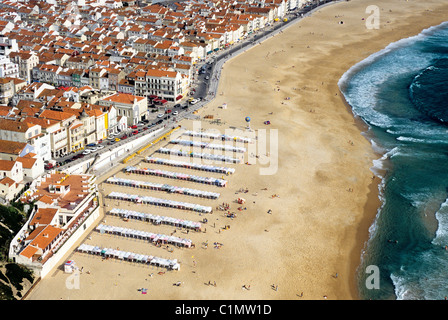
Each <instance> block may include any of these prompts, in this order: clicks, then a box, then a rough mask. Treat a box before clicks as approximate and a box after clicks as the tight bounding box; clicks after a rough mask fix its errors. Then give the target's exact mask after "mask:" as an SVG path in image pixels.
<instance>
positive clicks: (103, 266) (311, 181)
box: [27, 0, 448, 300]
mask: <svg viewBox="0 0 448 320" xmlns="http://www.w3.org/2000/svg"><path fill="white" fill-rule="evenodd" d="M371 4H374V5H376V6H378V8H379V9H380V11H379V12H380V27H379V29H368V28H366V25H365V23H366V19H367V18H368V16H369V13H366V12H365V11H366V8H367V6H369V5H371ZM447 13H448V4H447V3H446V1H443V0H429V1H416V0H409V1H406V0H397V1H386V0H377V1H375V2H374V3H372V2H371V1H364V0H352V1H349V2H341V3H337V4H333V5H330V6H327V7H325V8H322V9H319V10H318V11H316V12H314V13H313V14H312V15H311V16H310V17H306V18H304V19H302V20H301V21H299V22H297V23H296V24H294V25H293V26H292V27H290V28H288V29H287V30H285V31H284V32H282V33H280V34H278V35H276V36H275V37H272V38H270V39H269V40H267V41H265V42H263V43H261V44H259V45H257V46H255V47H254V48H252V49H250V50H247V52H245V53H244V54H242V55H240V56H237V57H234V58H232V59H231V60H230V61H228V62H227V63H226V64H225V66H224V68H223V70H222V74H221V80H220V85H219V89H218V93H219V94H218V96H217V98H216V99H214V100H213V101H212V102H210V103H209V104H208V105H207V106H206V107H205V108H203V109H201V110H200V112H199V113H198V116H200V117H201V122H200V126H201V128H203V129H206V130H211V129H213V130H215V132H220V133H222V134H224V133H227V132H226V130H229V129H230V128H237V129H239V130H241V132H246V125H247V124H246V122H245V117H247V116H249V117H251V124H250V125H251V129H252V130H254V132H256V133H257V134H258V138H259V141H260V137H261V136H262V135H263V131H262V130H263V129H265V130H266V133H267V135H268V137H269V134H270V133H271V132H273V133H277V134H278V140H275V139H273V140H272V141H271V140H270V139H268V143H267V145H266V150H262V149H260V148H259V147H258V146H257V150H256V153H257V155H258V156H259V158H255V159H254V158H251V160H253V161H255V162H256V163H255V164H252V165H247V164H245V161H246V160H247V159H248V157H250V156H251V152H250V151H248V152H246V153H245V154H244V160H243V163H241V164H218V163H215V164H214V165H224V166H228V167H231V168H235V173H234V174H232V175H229V176H225V177H224V178H225V179H227V180H228V186H227V187H226V188H219V187H215V186H206V185H203V184H200V185H197V184H194V183H191V182H187V181H177V180H172V179H163V178H160V177H152V176H140V175H136V174H129V175H126V174H125V173H123V172H121V171H120V169H121V168H123V167H125V166H127V165H135V166H138V167H141V168H151V167H154V168H156V167H157V168H159V169H163V170H169V171H174V172H185V173H189V174H197V175H202V176H213V177H216V178H221V177H222V175H221V174H209V173H205V172H197V173H193V170H183V169H180V168H172V167H162V166H155V165H152V164H148V163H143V162H142V159H143V157H145V156H147V155H153V156H157V157H161V158H168V156H166V155H160V154H157V153H154V152H155V150H156V149H157V148H158V147H160V146H164V145H166V144H167V141H164V142H161V143H159V144H158V145H157V146H156V147H153V148H150V149H148V150H147V151H146V152H145V153H144V154H142V155H141V156H138V157H136V158H134V159H133V160H132V161H131V162H130V163H127V164H121V165H120V166H119V167H115V168H114V171H113V173H112V174H115V175H116V176H117V177H122V178H128V179H135V180H144V181H151V182H155V183H169V184H172V185H176V186H182V187H188V188H196V189H201V190H207V191H213V192H219V193H220V197H219V199H218V200H210V199H200V198H197V197H190V196H186V195H174V194H166V193H162V192H159V191H146V190H145V191H143V190H140V189H136V188H130V187H118V186H116V185H111V184H108V183H101V184H100V186H99V188H100V191H101V193H102V194H103V195H107V194H109V192H111V191H114V190H115V191H118V190H119V191H120V192H127V193H134V194H147V195H151V196H155V197H160V198H167V199H173V200H177V201H185V202H192V203H197V204H202V205H206V206H211V207H213V208H216V206H217V205H219V204H221V203H223V202H225V203H229V204H230V205H231V211H233V212H236V213H237V217H236V218H234V219H230V218H228V217H226V216H225V215H224V212H222V211H217V210H214V212H213V214H204V215H199V214H198V213H193V212H186V211H183V210H173V209H171V210H170V209H167V208H160V207H154V206H150V205H140V204H134V203H127V202H125V201H117V200H110V199H107V198H103V199H102V201H103V205H104V206H103V211H104V212H103V213H104V216H103V217H102V218H101V219H100V220H99V221H98V223H100V222H101V223H105V224H110V225H117V226H126V227H127V228H134V229H139V230H145V231H149V232H157V233H163V234H171V233H173V232H174V231H175V230H176V234H177V236H179V237H183V238H189V239H191V240H192V241H193V242H194V243H195V248H174V250H173V251H172V252H171V251H169V250H167V249H166V248H165V247H156V246H154V245H153V244H151V243H147V242H143V241H141V240H136V239H134V240H130V239H125V238H122V237H119V236H113V235H108V234H100V233H98V232H96V231H91V232H89V233H88V235H87V236H86V238H85V239H82V240H81V241H80V242H79V243H77V245H79V244H81V243H88V244H94V245H100V246H107V247H112V248H117V247H119V248H120V250H129V251H134V252H137V253H142V254H151V255H155V256H160V257H165V258H170V259H171V258H177V259H178V260H179V261H180V264H181V269H180V270H179V271H169V272H168V271H166V270H165V269H163V268H156V267H148V266H144V265H142V264H133V263H129V262H125V261H118V260H113V259H109V260H103V259H101V258H100V257H98V256H91V255H87V254H82V253H77V252H72V253H70V254H68V255H67V257H66V258H67V259H73V260H74V261H75V262H76V263H77V265H78V266H79V267H80V268H81V267H83V273H82V274H81V275H80V278H79V280H80V282H79V288H75V289H73V288H71V289H70V288H67V285H66V281H67V278H68V275H67V274H64V272H63V269H62V266H61V268H58V269H57V270H54V272H52V273H50V275H49V276H48V277H47V278H45V279H43V280H42V281H41V282H40V283H39V284H38V285H37V286H36V287H35V288H34V289H33V290H32V291H31V292H30V294H29V295H28V296H27V299H31V300H36V299H54V300H59V299H64V300H65V299H145V300H157V299H164V300H171V299H192V300H193V299H194V300H206V299H223V300H227V299H242V300H244V299H255V300H258V299H260V300H262V299H263V300H275V299H284V300H304V299H311V300H322V299H338V300H352V299H358V295H357V289H356V287H357V283H356V279H355V273H356V268H357V266H358V265H359V262H360V256H361V252H362V249H363V247H364V244H365V242H366V240H367V238H368V228H369V226H370V225H371V223H372V221H373V219H374V217H375V214H376V212H377V208H378V207H379V205H380V202H379V200H378V181H377V179H376V178H373V173H372V172H371V171H370V168H371V167H372V161H373V160H374V159H377V158H379V155H377V154H375V153H374V152H373V150H372V148H371V145H370V143H369V141H368V140H367V139H366V138H365V137H364V136H363V135H362V134H361V133H362V131H365V130H366V128H365V127H364V125H363V124H362V123H361V122H360V121H359V120H358V119H354V117H353V115H352V113H351V111H350V109H349V107H348V106H347V105H346V103H345V101H344V99H343V97H342V96H341V93H340V92H339V88H338V86H337V83H338V80H339V79H340V78H341V76H342V75H343V74H344V73H345V72H346V71H347V70H348V69H349V68H350V67H351V66H352V65H354V64H356V63H357V62H359V61H361V60H363V59H365V58H366V57H368V56H369V55H371V54H373V53H375V52H377V51H379V50H381V49H383V48H384V47H386V46H387V45H388V44H389V43H391V42H394V41H397V40H399V39H402V38H406V37H410V36H413V35H416V34H418V33H419V32H421V31H422V30H423V29H425V28H428V27H430V26H433V25H438V24H440V23H441V22H443V21H445V20H446V17H447ZM224 103H225V104H227V108H226V109H223V108H221V106H222V105H223V104H224ZM207 115H213V117H214V119H217V118H219V119H220V121H221V124H218V123H216V122H213V121H209V120H205V119H203V117H204V116H207ZM264 121H270V124H269V125H265V124H264ZM179 124H180V125H181V126H182V129H181V130H178V131H176V133H175V135H180V134H181V132H182V131H183V130H184V129H190V130H191V129H197V128H198V125H199V122H198V120H194V119H191V120H183V121H182V122H181V123H179ZM182 138H185V136H182ZM167 147H174V146H172V145H169V144H168V145H167ZM253 147H254V146H253V145H252V149H250V150H254V149H253ZM276 149H278V152H276ZM201 152H206V151H205V149H202V151H201ZM266 154H268V156H266ZM277 159H278V168H277V169H276V170H273V171H272V172H271V174H265V175H263V174H260V170H261V171H263V170H264V171H266V169H267V168H268V167H269V166H270V165H273V164H275V163H276V161H277ZM179 160H180V159H179ZM274 167H275V166H274ZM108 176H109V175H107V176H103V177H100V178H99V182H102V181H103V180H105V179H106V178H107V177H108ZM241 189H247V190H248V192H247V193H244V192H241V191H240V190H241ZM273 195H277V196H273ZM238 197H244V198H245V199H246V203H245V204H243V205H240V204H237V203H234V200H235V199H236V198H238ZM113 207H119V208H125V209H129V210H135V211H141V212H147V213H153V214H159V215H167V216H173V217H177V218H182V219H189V220H192V221H201V220H202V219H203V218H207V220H208V222H207V224H204V227H205V228H206V232H194V231H190V232H188V233H187V231H186V230H179V229H175V228H174V227H172V226H167V225H160V226H155V225H152V224H149V223H143V222H140V221H127V222H126V221H123V220H122V219H120V218H118V217H113V216H110V215H107V214H105V212H106V211H108V210H110V209H111V208H113ZM238 207H244V208H245V209H242V210H241V211H240V210H238ZM268 210H272V211H271V212H270V213H268ZM225 225H230V229H227V230H223V229H221V228H222V227H223V226H225ZM215 242H217V243H219V244H222V245H219V246H217V247H216V248H215V246H214V245H213V243H215ZM204 243H207V244H208V246H207V248H205V246H204ZM73 249H75V247H74V248H73ZM87 271H89V274H87ZM165 271H166V272H165ZM336 274H337V276H336ZM178 281H179V282H180V283H181V285H180V286H175V285H173V283H176V282H178ZM209 282H210V285H209ZM215 282H216V286H215V285H213V284H214V283H215ZM243 285H245V286H247V287H248V288H249V286H250V290H247V289H244V288H243ZM140 288H147V289H148V291H147V294H142V292H141V291H139V290H138V289H140Z"/></svg>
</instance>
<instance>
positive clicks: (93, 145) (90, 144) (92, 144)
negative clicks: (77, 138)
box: [86, 143, 96, 147]
mask: <svg viewBox="0 0 448 320" xmlns="http://www.w3.org/2000/svg"><path fill="white" fill-rule="evenodd" d="M95 146H96V144H94V143H89V144H86V147H95Z"/></svg>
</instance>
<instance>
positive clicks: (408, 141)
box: [339, 23, 448, 300]
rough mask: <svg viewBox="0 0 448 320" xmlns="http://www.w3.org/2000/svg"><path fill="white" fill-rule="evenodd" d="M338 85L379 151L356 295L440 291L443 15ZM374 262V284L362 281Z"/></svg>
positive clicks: (444, 240)
mask: <svg viewBox="0 0 448 320" xmlns="http://www.w3.org/2000/svg"><path fill="white" fill-rule="evenodd" d="M339 87H340V88H341V91H342V92H343V94H344V96H345V98H346V100H347V102H348V103H349V104H350V106H351V107H352V110H353V113H354V115H355V116H357V117H360V118H361V119H362V120H364V122H366V123H367V124H368V127H369V130H368V132H366V133H365V136H366V137H367V138H368V139H369V140H370V141H371V142H372V146H373V148H375V150H376V151H378V152H379V153H380V154H382V155H383V157H382V158H380V159H378V160H376V161H374V163H373V165H372V171H373V172H374V173H375V174H376V175H378V176H380V177H381V178H382V183H381V185H380V197H381V200H382V207H381V208H380V209H379V210H378V213H377V217H376V220H375V222H374V223H373V225H372V226H371V228H370V239H369V241H368V243H367V244H366V247H365V250H364V252H363V255H362V263H361V265H360V266H359V268H358V275H357V276H358V287H359V292H360V295H361V298H362V299H427V300H436V299H445V297H447V296H448V250H446V248H445V246H447V245H448V23H444V24H442V25H440V26H436V27H432V28H429V29H427V30H424V31H423V32H422V33H421V34H419V35H418V36H415V37H412V38H408V39H403V40H400V41H398V42H396V43H393V44H390V45H389V46H388V47H387V48H385V49H384V50H382V51H380V52H378V53H376V54H374V55H372V56H370V57H369V58H367V59H366V60H364V61H362V62H361V63H359V64H357V65H355V66H353V67H352V68H351V69H350V70H348V71H347V73H346V74H344V76H343V77H342V78H341V79H340V82H339ZM370 265H374V266H377V267H378V270H379V288H378V289H377V288H372V287H369V286H367V285H366V282H369V283H371V281H372V275H373V274H371V273H370V272H366V268H367V266H370Z"/></svg>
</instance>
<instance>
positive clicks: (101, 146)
mask: <svg viewBox="0 0 448 320" xmlns="http://www.w3.org/2000/svg"><path fill="white" fill-rule="evenodd" d="M101 149H104V146H103V145H100V144H99V145H97V146H96V150H101Z"/></svg>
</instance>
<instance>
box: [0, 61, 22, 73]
mask: <svg viewBox="0 0 448 320" xmlns="http://www.w3.org/2000/svg"><path fill="white" fill-rule="evenodd" d="M5 77H11V78H18V77H19V65H18V64H17V63H14V62H11V60H10V59H9V58H7V57H6V56H0V78H5Z"/></svg>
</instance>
